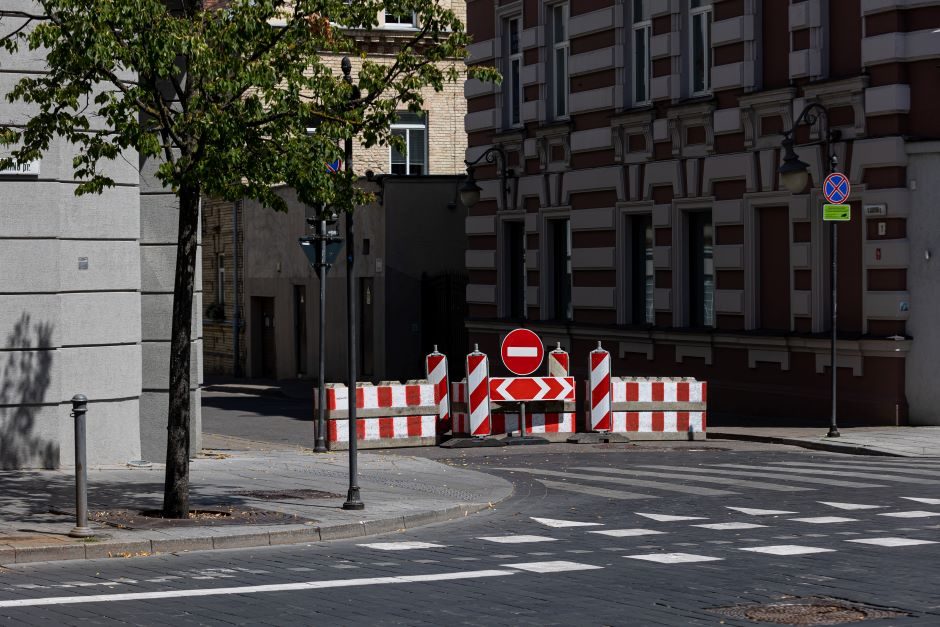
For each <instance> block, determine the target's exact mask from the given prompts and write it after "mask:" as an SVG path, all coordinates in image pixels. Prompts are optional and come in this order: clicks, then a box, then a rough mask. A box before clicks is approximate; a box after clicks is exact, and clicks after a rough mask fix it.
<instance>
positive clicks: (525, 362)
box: [499, 329, 545, 377]
mask: <svg viewBox="0 0 940 627" xmlns="http://www.w3.org/2000/svg"><path fill="white" fill-rule="evenodd" d="M499 352H500V355H502V358H503V363H504V364H506V367H507V368H508V369H509V371H510V372H512V373H513V374H516V375H519V376H520V377H524V376H526V375H529V374H532V373H533V372H535V371H536V370H538V367H539V365H540V364H541V363H542V357H544V356H545V349H544V348H543V346H542V340H541V339H539V336H538V335H536V334H535V333H534V332H532V331H529V330H528V329H514V330H512V331H510V332H509V333H508V334H507V335H506V337H505V338H503V345H502V347H501V348H500V351H499Z"/></svg>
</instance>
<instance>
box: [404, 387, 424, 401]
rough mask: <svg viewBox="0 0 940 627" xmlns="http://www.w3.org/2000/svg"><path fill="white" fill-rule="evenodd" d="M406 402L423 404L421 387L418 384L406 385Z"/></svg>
mask: <svg viewBox="0 0 940 627" xmlns="http://www.w3.org/2000/svg"><path fill="white" fill-rule="evenodd" d="M405 404H406V405H420V404H421V388H420V387H419V386H417V385H406V386H405Z"/></svg>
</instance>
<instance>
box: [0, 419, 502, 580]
mask: <svg viewBox="0 0 940 627" xmlns="http://www.w3.org/2000/svg"><path fill="white" fill-rule="evenodd" d="M212 441H213V444H214V445H215V446H220V444H221V445H225V444H230V445H231V448H228V449H227V450H224V451H219V450H214V451H209V453H210V455H208V456H200V458H197V459H195V460H193V461H192V462H191V493H190V507H191V508H192V509H200V508H203V509H204V508H210V507H213V506H215V507H221V506H234V507H235V508H253V509H260V510H267V511H272V512H278V513H281V514H287V515H289V516H294V517H296V520H297V522H296V523H295V522H288V523H286V524H256V525H238V524H226V525H212V526H209V525H200V526H195V525H191V526H190V525H188V526H185V527H176V528H158V529H119V528H114V527H111V526H106V525H103V524H98V523H90V525H91V526H92V528H94V529H95V530H96V532H97V533H98V534H99V536H98V537H96V538H93V539H90V540H77V539H73V538H69V537H68V535H67V534H68V532H69V531H70V530H71V529H72V527H74V525H75V521H74V519H73V518H71V517H69V516H63V515H56V514H53V513H51V512H50V510H51V509H53V508H54V509H58V510H62V509H73V508H74V475H73V471H72V470H71V469H64V470H44V471H0V565H3V564H12V563H22V562H35V561H52V560H71V559H97V558H102V557H134V556H143V555H150V554H154V553H175V552H180V551H203V550H212V549H227V548H245V547H254V546H269V545H281V544H290V543H309V542H321V541H327V540H338V539H345V538H354V537H363V536H369V535H374V534H380V533H388V532H392V531H400V530H404V529H412V528H414V527H417V526H420V525H426V524H431V523H437V522H443V521H446V520H452V519H455V518H462V517H464V516H467V515H469V514H471V513H474V512H478V511H481V510H483V509H487V508H490V507H492V506H493V505H494V504H495V503H498V502H500V501H502V500H504V499H506V498H508V497H509V496H510V495H511V493H512V485H511V484H510V483H509V482H508V481H506V480H504V479H500V478H498V477H494V476H491V475H487V474H484V473H481V472H477V471H474V470H469V469H465V468H454V467H452V466H446V465H444V464H440V463H438V462H435V461H432V460H429V459H423V458H419V457H412V456H407V455H396V456H382V455H375V454H368V453H362V454H360V455H359V485H360V488H361V495H362V500H363V502H365V504H366V508H365V510H362V511H346V510H343V509H342V503H343V502H344V501H345V494H346V490H347V486H348V455H347V454H346V453H321V454H314V453H312V452H310V451H306V450H303V449H290V450H283V449H282V450H259V449H258V448H257V447H251V446H248V447H242V448H243V449H247V450H237V449H238V448H239V444H243V443H239V442H238V441H237V440H235V439H225V438H222V439H220V438H215V439H214V440H212ZM88 484H89V495H88V503H89V510H90V511H101V510H106V509H127V510H135V511H143V510H147V509H159V508H160V506H161V503H162V496H163V468H162V466H161V465H156V464H155V465H154V466H153V467H151V468H144V469H142V468H124V467H120V468H118V467H106V468H91V469H89V471H88ZM296 489H312V490H319V491H322V492H327V493H332V494H336V495H343V496H341V497H338V498H316V499H306V500H300V499H283V498H279V499H274V500H265V499H261V498H255V497H251V496H245V495H239V494H237V493H239V492H243V491H256V490H260V491H284V490H296ZM73 511H74V509H73Z"/></svg>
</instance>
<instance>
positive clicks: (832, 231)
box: [823, 172, 852, 438]
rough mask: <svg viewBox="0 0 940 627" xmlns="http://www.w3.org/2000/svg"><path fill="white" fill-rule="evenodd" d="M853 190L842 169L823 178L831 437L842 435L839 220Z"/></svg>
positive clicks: (846, 214) (845, 217) (846, 213)
mask: <svg viewBox="0 0 940 627" xmlns="http://www.w3.org/2000/svg"><path fill="white" fill-rule="evenodd" d="M851 193H852V185H851V184H850V183H849V177H847V176H846V175H845V174H843V173H841V172H832V173H831V174H830V175H829V176H827V177H826V180H824V181H823V196H825V197H826V200H828V201H829V202H830V203H831V204H828V205H823V221H824V222H828V223H829V247H830V249H831V254H832V271H831V273H830V275H829V279H830V283H831V284H832V300H831V302H832V342H831V346H830V348H829V363H830V368H831V374H832V382H831V383H832V422H831V424H830V425H829V433H827V434H826V435H827V436H828V437H830V438H837V437H839V429H838V427H837V426H836V415H837V413H838V404H837V390H836V382H837V379H838V377H837V372H838V368H839V365H838V364H839V362H838V355H837V354H836V353H837V351H836V343H837V342H838V328H839V325H838V323H839V295H838V280H839V272H838V270H839V262H838V257H839V255H838V251H839V231H838V226H839V222H847V221H849V220H851V219H852V210H851V207H850V206H849V205H847V204H845V202H846V201H847V200H848V199H849V195H850V194H851Z"/></svg>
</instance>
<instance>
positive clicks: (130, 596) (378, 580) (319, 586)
mask: <svg viewBox="0 0 940 627" xmlns="http://www.w3.org/2000/svg"><path fill="white" fill-rule="evenodd" d="M515 574H517V571H513V570H495V569H491V570H471V571H467V572H463V573H438V574H435V575H403V576H401V577H365V578H360V579H334V580H331V581H302V582H298V583H279V584H268V585H263V586H238V587H231V588H200V589H196V590H161V591H159V592H129V593H124V594H89V595H87V596H70V597H45V598H37V599H10V600H5V601H0V608H2V607H34V606H39V605H72V604H75V603H112V602H114V601H143V600H154V599H179V598H183V597H208V596H222V595H230V594H256V593H259V592H286V591H293V590H323V589H327V588H351V587H356V586H378V585H384V584H395V583H426V582H431V581H456V580H461V579H481V578H484V577H506V576H508V575H515Z"/></svg>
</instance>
